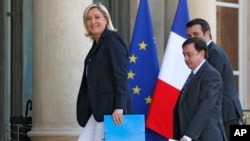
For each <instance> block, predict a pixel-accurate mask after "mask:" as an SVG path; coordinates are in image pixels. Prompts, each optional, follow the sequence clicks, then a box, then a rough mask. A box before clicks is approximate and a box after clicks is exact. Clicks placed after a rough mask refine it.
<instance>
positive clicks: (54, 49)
mask: <svg viewBox="0 0 250 141" xmlns="http://www.w3.org/2000/svg"><path fill="white" fill-rule="evenodd" d="M90 3H92V0H84V1H83V0H35V1H33V6H34V7H33V12H34V19H33V20H34V21H33V24H34V25H33V27H34V28H33V98H32V99H33V109H32V112H33V113H32V118H33V119H32V122H33V123H32V130H31V131H30V132H28V136H29V137H30V138H31V139H32V141H76V140H77V138H78V136H79V135H80V133H81V131H82V128H80V126H79V125H78V123H77V121H76V100H77V95H78V90H79V87H80V82H81V78H82V73H83V66H84V64H83V63H84V58H85V56H86V54H87V52H88V50H89V48H90V46H91V41H90V39H89V38H86V37H85V35H84V34H85V29H84V26H83V18H82V17H83V11H84V8H85V7H86V6H87V5H89V4H90Z"/></svg>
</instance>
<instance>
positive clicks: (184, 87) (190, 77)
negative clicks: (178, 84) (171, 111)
mask: <svg viewBox="0 0 250 141" xmlns="http://www.w3.org/2000/svg"><path fill="white" fill-rule="evenodd" d="M193 77H194V73H193V72H191V73H190V74H189V76H188V78H187V80H186V82H185V84H184V86H183V87H182V92H181V95H180V96H181V98H180V100H182V98H183V96H182V95H183V93H184V91H185V89H186V87H187V85H188V84H189V83H190V82H191V80H192V78H193Z"/></svg>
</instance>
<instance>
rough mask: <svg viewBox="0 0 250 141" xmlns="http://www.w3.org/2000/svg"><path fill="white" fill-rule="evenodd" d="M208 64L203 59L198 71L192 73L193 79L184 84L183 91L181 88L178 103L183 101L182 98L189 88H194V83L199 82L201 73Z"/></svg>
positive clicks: (188, 92) (185, 95)
mask: <svg viewBox="0 0 250 141" xmlns="http://www.w3.org/2000/svg"><path fill="white" fill-rule="evenodd" d="M207 65H208V62H207V61H205V62H204V63H203V64H202V66H201V67H200V69H199V70H198V72H197V73H196V74H195V75H194V77H193V79H192V80H191V81H190V83H189V84H188V85H187V86H186V88H185V91H183V90H181V96H180V97H181V99H180V105H181V104H182V103H183V101H184V99H185V98H186V97H187V95H188V94H190V90H192V89H194V87H195V86H196V83H197V82H199V79H201V78H200V77H201V75H202V74H203V72H204V71H205V70H206V68H207Z"/></svg>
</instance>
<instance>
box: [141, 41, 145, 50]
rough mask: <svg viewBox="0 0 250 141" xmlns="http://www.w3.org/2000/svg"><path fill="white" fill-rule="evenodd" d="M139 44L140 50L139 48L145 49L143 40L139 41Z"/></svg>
mask: <svg viewBox="0 0 250 141" xmlns="http://www.w3.org/2000/svg"><path fill="white" fill-rule="evenodd" d="M139 46H140V50H141V49H144V50H146V46H147V44H145V43H144V41H142V43H140V44H139Z"/></svg>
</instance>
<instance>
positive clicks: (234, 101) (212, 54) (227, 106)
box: [208, 42, 243, 122]
mask: <svg viewBox="0 0 250 141" xmlns="http://www.w3.org/2000/svg"><path fill="white" fill-rule="evenodd" d="M208 62H209V63H210V64H211V65H212V66H213V67H215V68H216V69H217V70H218V71H219V73H220V74H221V77H222V81H223V97H222V113H223V114H222V116H223V121H224V122H227V121H230V120H233V119H239V118H240V117H241V116H242V115H243V111H242V107H241V104H240V101H239V98H238V96H237V92H236V89H235V83H234V82H235V81H234V75H233V69H232V65H231V63H230V60H229V57H228V56H227V54H226V53H225V51H224V50H223V49H222V48H221V47H219V46H218V45H216V44H215V43H214V42H211V43H210V44H209V45H208Z"/></svg>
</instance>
